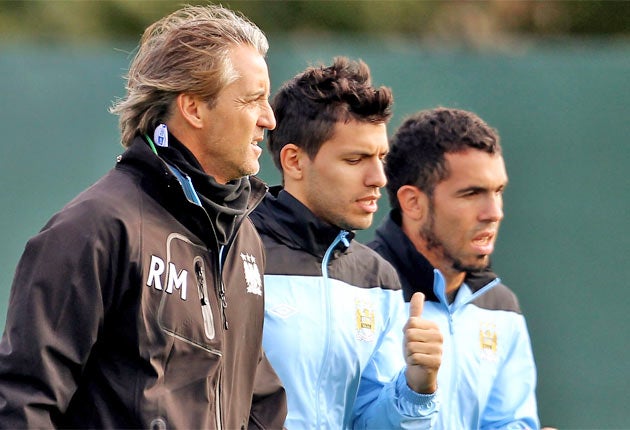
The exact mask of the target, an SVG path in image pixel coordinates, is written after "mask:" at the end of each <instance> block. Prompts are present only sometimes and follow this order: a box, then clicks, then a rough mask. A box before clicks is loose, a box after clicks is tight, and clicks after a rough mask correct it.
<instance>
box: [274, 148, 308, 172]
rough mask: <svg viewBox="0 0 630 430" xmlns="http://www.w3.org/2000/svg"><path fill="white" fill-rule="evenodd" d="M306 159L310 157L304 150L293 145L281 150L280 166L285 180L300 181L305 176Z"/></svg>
mask: <svg viewBox="0 0 630 430" xmlns="http://www.w3.org/2000/svg"><path fill="white" fill-rule="evenodd" d="M304 157H308V155H307V154H306V153H305V152H304V151H302V149H301V148H300V147H299V146H297V145H295V144H293V143H287V144H286V145H284V146H283V147H282V149H281V150H280V164H281V165H282V174H283V175H284V180H285V181H286V180H287V179H293V180H300V179H302V177H303V175H304V171H303V168H304Z"/></svg>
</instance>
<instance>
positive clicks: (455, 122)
mask: <svg viewBox="0 0 630 430" xmlns="http://www.w3.org/2000/svg"><path fill="white" fill-rule="evenodd" d="M470 148H472V149H478V150H480V151H485V152H487V153H490V154H494V153H501V144H500V141H499V134H498V132H497V131H496V130H495V129H494V128H492V127H490V126H489V125H488V124H486V123H485V122H484V121H483V120H482V119H481V118H479V117H478V116H477V115H476V114H474V113H472V112H468V111H465V110H460V109H449V108H443V107H439V108H435V109H429V110H423V111H420V112H417V113H416V114H414V115H412V116H410V117H408V118H407V119H406V120H405V121H404V122H403V123H402V124H401V125H400V127H399V128H398V129H397V130H396V132H395V133H394V136H393V137H392V139H391V142H390V148H389V153H388V154H387V156H386V158H385V175H386V176H387V194H388V197H389V203H390V206H391V207H392V208H393V209H400V205H399V203H398V198H397V197H396V193H397V192H398V190H399V189H400V187H402V186H404V185H413V186H415V187H417V188H418V189H420V190H421V191H423V192H424V193H426V194H427V195H428V196H432V195H433V191H434V190H435V187H436V185H437V184H438V183H439V182H441V181H443V180H444V179H446V178H447V177H448V175H449V172H448V169H447V166H446V160H445V158H444V155H445V154H447V153H453V152H461V151H465V150H467V149H470Z"/></svg>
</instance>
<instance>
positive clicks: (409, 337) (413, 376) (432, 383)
mask: <svg viewBox="0 0 630 430" xmlns="http://www.w3.org/2000/svg"><path fill="white" fill-rule="evenodd" d="M423 309H424V294H422V293H414V295H413V296H412V297H411V302H410V303H409V320H408V321H407V324H405V327H404V328H403V331H404V333H405V339H404V348H403V349H404V354H405V361H406V363H407V370H406V372H405V376H406V378H407V385H409V387H410V388H411V389H412V390H414V391H415V392H417V393H422V394H431V393H434V392H435V390H437V374H438V369H439V368H440V364H441V363H442V342H443V338H442V333H441V332H440V329H439V327H438V325H437V324H436V323H434V322H433V321H429V320H425V319H423V318H422V310H423Z"/></svg>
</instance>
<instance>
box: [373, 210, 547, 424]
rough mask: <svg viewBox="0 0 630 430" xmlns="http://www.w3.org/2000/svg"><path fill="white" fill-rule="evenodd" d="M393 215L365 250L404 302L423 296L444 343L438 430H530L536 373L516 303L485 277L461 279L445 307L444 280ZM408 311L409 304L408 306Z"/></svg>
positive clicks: (493, 277) (494, 280)
mask: <svg viewBox="0 0 630 430" xmlns="http://www.w3.org/2000/svg"><path fill="white" fill-rule="evenodd" d="M398 220H399V214H398V213H397V212H396V211H392V212H391V213H390V215H389V217H387V218H386V219H385V221H384V222H383V224H382V225H381V226H379V227H378V228H377V230H376V238H375V240H374V241H373V242H371V243H370V244H369V246H370V247H372V248H373V249H375V250H376V251H377V252H378V253H379V254H381V255H382V256H383V257H385V258H386V259H387V260H388V261H389V262H390V263H392V264H393V266H394V267H395V268H396V270H397V272H398V275H399V278H400V282H401V284H402V288H403V295H404V298H405V301H406V302H408V301H409V300H410V298H411V296H412V295H413V293H414V292H416V291H421V292H423V293H424V295H425V303H424V311H423V313H422V316H423V318H425V319H428V320H431V321H434V322H436V323H437V324H438V325H439V327H440V330H441V332H442V335H443V337H444V344H443V355H442V364H441V366H440V370H439V372H438V387H439V393H440V405H441V411H440V413H439V414H438V416H437V418H436V421H435V424H434V428H436V429H439V430H472V429H537V428H539V427H540V424H539V419H538V411H537V405H536V365H535V363H534V357H533V354H532V348H531V342H530V338H529V334H528V331H527V325H526V323H525V318H524V317H523V314H522V312H521V310H520V307H519V304H518V300H517V298H516V295H515V294H514V293H513V292H512V291H511V290H510V289H509V288H508V287H507V286H505V285H503V284H502V283H501V281H500V279H499V278H498V277H497V276H496V274H494V273H493V272H492V270H490V269H487V270H484V271H480V272H471V273H467V274H466V278H465V281H464V283H463V284H462V286H460V288H459V289H458V291H457V295H456V296H455V300H454V301H453V303H450V304H449V301H448V299H447V297H446V293H445V290H446V285H445V282H444V277H443V276H442V274H441V273H440V272H439V270H436V269H434V268H433V267H432V266H431V264H430V263H429V262H428V261H427V260H426V258H424V256H423V255H422V254H420V253H419V252H418V251H417V250H416V248H415V246H414V245H413V244H412V243H411V241H410V240H409V239H408V238H407V236H406V235H405V233H404V232H403V231H402V230H401V229H400V224H399V221H398ZM407 305H408V303H407Z"/></svg>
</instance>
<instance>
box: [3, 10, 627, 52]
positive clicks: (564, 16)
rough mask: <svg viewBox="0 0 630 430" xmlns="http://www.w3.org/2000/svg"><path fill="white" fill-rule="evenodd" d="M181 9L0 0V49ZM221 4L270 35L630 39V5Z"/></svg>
mask: <svg viewBox="0 0 630 430" xmlns="http://www.w3.org/2000/svg"><path fill="white" fill-rule="evenodd" d="M188 3H190V4H206V3H208V2H200V1H189V2H188ZM182 4H183V3H182V2H181V1H171V0H160V1H157V0H73V1H71V0H28V1H24V0H22V1H14V0H2V1H0V35H1V36H2V37H1V43H5V44H6V43H8V42H15V41H22V42H23V41H28V42H35V43H60V42H62V43H68V42H71V43H73V42H77V43H89V42H95V41H98V40H101V39H124V40H129V39H132V40H137V39H138V38H139V36H140V35H141V33H142V31H143V29H144V28H145V27H146V26H147V25H148V24H149V23H151V22H153V21H155V20H156V19H158V18H159V17H161V16H163V15H165V14H167V13H168V12H171V11H173V10H175V9H177V8H178V7H180V6H182ZM223 4H224V5H225V6H228V7H230V8H232V9H235V10H239V11H241V12H242V13H243V14H244V15H246V16H247V17H248V18H250V19H251V20H252V21H254V22H255V23H256V24H258V25H259V26H260V27H261V28H262V29H263V30H264V31H265V32H267V33H279V32H283V33H287V32H289V33H299V34H303V35H313V36H315V35H318V34H322V33H337V32H344V33H346V34H347V33H358V34H362V33H376V34H402V35H405V36H412V37H418V38H421V39H430V40H438V41H440V42H465V43H467V44H472V45H488V44H490V45H491V44H495V43H497V42H501V40H502V39H504V38H509V37H514V36H521V37H522V36H565V35H571V36H576V35H578V36H594V35H597V36H608V37H627V36H628V35H630V2H629V1H584V0H583V1H522V0H512V1H508V0H487V1H433V0H431V1H429V0H427V1H414V0H371V1H365V0H355V1H333V0H330V1H324V0H319V1H305V0H302V1H297V0H294V1H281V0H276V1H270V0H259V1H254V0H249V1H244V0H234V1H229V0H228V1H225V2H223Z"/></svg>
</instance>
